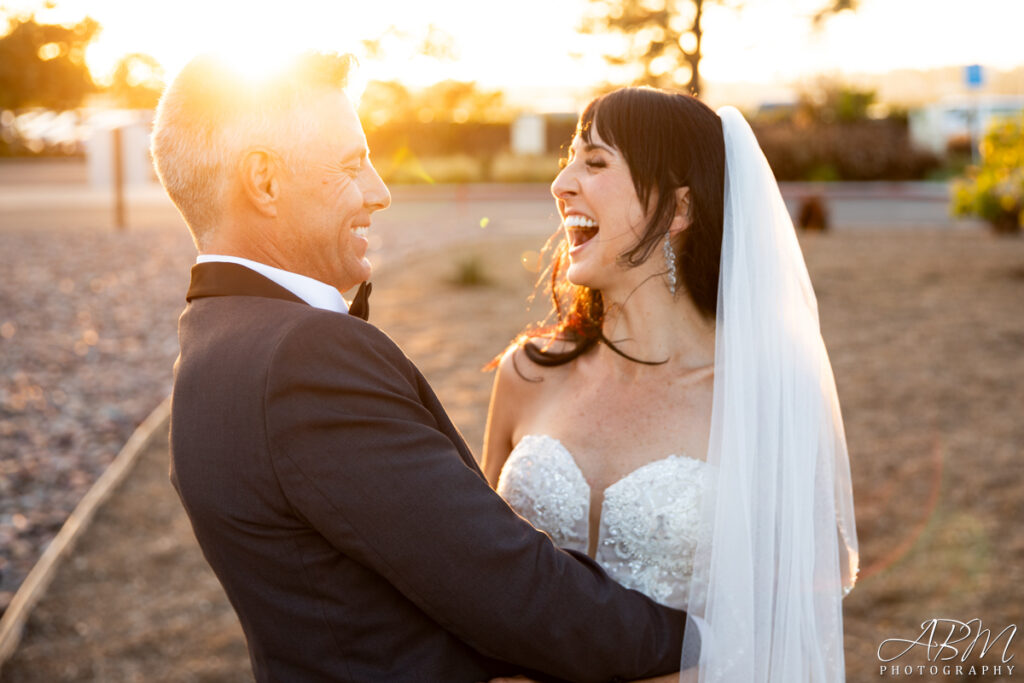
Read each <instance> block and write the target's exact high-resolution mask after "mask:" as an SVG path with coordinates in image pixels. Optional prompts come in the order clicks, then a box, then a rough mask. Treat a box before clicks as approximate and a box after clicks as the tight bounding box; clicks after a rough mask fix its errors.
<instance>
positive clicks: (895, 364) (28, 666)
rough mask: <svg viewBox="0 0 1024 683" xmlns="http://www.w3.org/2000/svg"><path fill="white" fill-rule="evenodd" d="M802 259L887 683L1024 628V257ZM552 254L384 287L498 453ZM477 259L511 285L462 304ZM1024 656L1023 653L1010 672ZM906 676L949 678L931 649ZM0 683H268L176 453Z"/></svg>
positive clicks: (159, 452) (911, 242) (852, 669)
mask: <svg viewBox="0 0 1024 683" xmlns="http://www.w3.org/2000/svg"><path fill="white" fill-rule="evenodd" d="M801 239H802V243H803V246H804V251H805V254H806V258H807V261H808V266H809V269H810V271H811V277H812V279H813V281H814V282H815V286H816V289H817V293H818V300H819V306H820V310H821V320H822V328H823V333H824V336H825V340H826V342H827V343H828V345H829V350H830V354H831V357H832V361H833V366H834V370H835V374H836V380H837V384H838V387H839V395H840V400H841V402H842V406H843V413H844V418H845V422H846V431H847V439H848V442H849V447H850V454H851V461H852V468H853V476H854V485H855V496H856V505H857V522H858V530H859V535H860V543H861V554H862V574H861V581H860V583H859V585H858V587H857V588H856V589H855V590H854V591H853V593H852V594H851V595H850V596H849V597H848V598H847V599H846V601H845V618H846V657H847V670H848V680H850V681H853V682H860V681H874V680H886V679H887V678H886V677H882V676H880V673H879V666H880V663H879V661H878V658H877V654H876V653H877V650H878V647H879V644H880V643H881V642H882V641H883V640H885V639H887V638H896V637H900V638H909V639H913V638H916V637H917V636H918V635H919V634H920V633H921V624H922V622H925V621H926V620H929V619H933V618H945V619H958V620H961V621H967V620H969V619H973V618H979V619H981V620H982V622H983V624H984V626H985V627H987V628H990V629H992V631H993V634H992V635H993V637H994V636H995V635H996V634H997V633H999V631H1000V630H1002V629H1003V628H1004V627H1006V626H1007V625H1009V624H1016V625H1017V626H1018V628H1021V627H1024V528H1022V526H1021V524H1020V520H1021V519H1024V468H1022V456H1024V420H1022V419H1021V415H1022V408H1024V240H1021V239H998V238H995V237H993V236H991V235H989V234H988V233H985V232H980V231H978V232H975V231H946V232H935V231H926V230H907V231H885V232H883V231H866V230H865V231H855V232H854V231H851V232H839V233H833V234H828V235H806V236H803V237H802V238H801ZM539 248H540V245H539V244H538V243H537V242H536V240H517V241H507V242H502V243H500V244H496V243H490V244H480V245H477V246H475V247H467V248H464V249H461V250H448V251H445V252H442V253H434V254H429V255H426V256H422V257H420V258H419V259H418V260H415V261H408V262H407V263H406V264H405V266H404V267H402V268H401V269H399V268H392V269H390V270H389V271H387V272H385V273H382V274H381V275H380V276H379V277H377V278H376V279H375V289H374V298H373V305H372V317H371V319H372V320H373V321H374V322H375V323H376V324H377V325H378V326H379V327H381V328H382V329H383V330H385V331H386V332H388V333H389V334H390V335H391V336H392V337H393V338H394V339H395V340H396V341H397V342H398V343H399V344H401V345H402V346H403V348H404V349H405V350H406V352H407V353H408V355H409V356H410V357H411V358H412V359H413V360H414V361H416V362H417V363H418V364H419V365H420V367H421V368H422V369H423V370H424V372H425V374H426V375H427V377H428V379H429V380H430V381H431V383H432V384H433V385H434V387H435V389H436V390H437V392H438V394H439V396H440V397H441V399H442V401H443V402H444V403H445V405H446V407H447V408H448V410H449V411H450V413H451V415H452V417H453V420H454V421H455V423H456V424H457V425H459V427H460V428H461V429H462V430H463V433H464V435H465V436H466V438H467V441H468V442H469V444H470V445H471V446H472V447H473V448H474V450H475V452H477V453H479V451H480V444H481V441H482V436H483V424H484V417H485V415H486V409H487V397H488V392H489V389H490V383H491V375H490V374H486V373H482V372H481V371H480V368H481V366H483V365H484V364H485V363H486V362H487V361H488V360H489V359H490V358H491V357H492V356H493V355H494V354H496V353H498V352H499V351H500V350H501V348H502V346H503V345H504V344H505V343H506V342H507V341H508V340H509V339H510V338H511V337H512V336H514V334H515V333H516V332H517V331H518V330H519V329H520V328H521V326H522V325H523V323H525V322H526V321H529V320H532V319H535V318H539V317H543V314H544V313H545V311H546V309H545V307H544V302H543V301H542V300H540V301H538V303H537V304H535V305H534V310H533V311H532V312H528V311H526V310H525V297H526V296H527V294H528V293H529V292H530V290H531V285H532V281H533V275H531V274H530V273H528V272H526V271H525V270H524V268H523V267H522V265H521V261H522V260H523V255H524V253H526V252H530V251H531V250H537V249H539ZM467 259H476V260H477V261H478V263H479V264H482V268H483V271H484V272H485V273H486V274H487V275H489V276H490V278H491V279H492V284H490V285H487V286H480V287H457V286H455V285H454V284H451V283H450V282H449V279H450V278H451V277H452V276H453V274H454V273H455V271H456V269H457V265H458V264H459V263H466V261H467ZM525 260H526V261H530V260H532V256H530V255H529V254H527V257H526V258H525ZM1005 642H1006V638H1005V636H1004V638H1003V640H1002V641H1000V643H999V644H998V645H997V646H996V647H994V648H993V649H992V651H991V652H989V653H988V654H987V655H986V656H985V657H984V658H983V659H979V658H978V656H977V655H978V653H977V652H975V653H974V655H973V658H972V659H970V660H969V662H968V664H962V663H961V662H960V661H959V658H957V660H955V661H950V662H942V663H943V664H961V665H962V666H964V667H966V666H969V664H970V663H971V662H973V663H974V664H975V665H976V666H978V667H979V669H978V671H980V666H981V665H983V664H988V665H993V664H999V661H998V660H999V659H1000V654H1002V650H1003V645H1005ZM1018 652H1019V653H1024V649H1022V648H1021V646H1020V643H1019V642H1018V641H1014V642H1012V644H1011V645H1010V646H1009V651H1008V654H1014V653H1018ZM946 654H947V655H948V652H947V653H946ZM933 656H934V653H933ZM1019 660H1020V657H1016V658H1015V659H1014V660H1013V661H1011V662H1010V664H1016V663H1017V662H1018V661H1019ZM900 663H901V664H908V665H914V666H917V665H927V664H931V663H932V662H929V661H927V660H926V659H925V653H924V651H923V650H921V651H920V652H914V653H909V654H907V655H906V656H905V657H904V658H903V659H901V660H900ZM965 670H966V669H965ZM926 671H927V670H926ZM1015 673H1017V672H1015ZM901 678H903V679H906V678H907V677H906V676H902V677H901ZM910 678H911V679H912V680H915V681H930V680H936V681H982V680H983V681H992V680H1006V681H1009V680H1012V679H1011V678H1010V677H1009V676H1004V677H999V676H991V675H974V676H971V675H969V674H964V675H962V676H958V675H956V674H950V675H941V674H940V675H938V676H931V675H929V674H928V673H927V672H926V673H924V674H918V673H916V672H915V673H914V674H913V675H912V676H911V677H910ZM0 680H2V681H4V682H14V681H25V682H33V683H35V682H37V681H38V682H43V681H47V682H49V681H84V680H102V681H235V680H239V681H243V680H251V673H250V671H249V665H248V658H247V656H246V653H245V646H244V642H243V640H242V637H241V632H240V629H239V627H238V624H237V621H236V620H235V618H234V615H233V613H232V611H231V609H230V606H229V605H228V604H227V602H226V599H225V598H224V596H223V594H222V592H221V591H220V589H219V586H218V584H217V583H216V580H215V579H214V578H213V576H212V574H211V573H210V571H209V570H208V569H207V567H206V565H205V563H204V562H203V560H202V557H201V555H200V554H199V551H198V548H197V547H196V545H195V542H194V540H193V539H192V536H191V531H190V529H189V526H188V521H187V519H186V518H185V516H184V513H183V511H182V510H181V508H180V506H179V504H178V502H177V499H176V497H175V494H174V492H173V490H172V489H171V488H170V485H169V483H168V481H167V452H166V435H165V434H164V433H163V432H160V433H157V434H156V435H155V437H154V440H153V441H152V442H151V443H150V444H149V446H148V448H147V449H146V451H145V453H144V455H143V456H142V458H141V460H140V462H139V464H138V466H137V467H136V469H135V470H134V471H133V472H132V474H131V475H130V476H129V478H128V479H127V481H126V482H125V484H124V485H123V486H122V487H121V488H120V489H119V490H118V491H117V492H116V493H115V494H114V496H113V497H112V498H111V499H110V500H109V501H108V503H107V504H106V505H105V507H104V508H103V509H102V510H101V511H100V513H99V514H98V515H97V517H96V519H95V521H94V522H93V524H92V526H91V528H90V529H89V531H88V532H87V533H86V534H85V536H84V538H83V539H82V540H81V542H80V543H79V545H78V547H77V548H76V550H75V552H74V553H73V554H72V557H71V559H70V561H69V562H67V563H66V564H65V565H63V566H62V568H61V570H60V571H59V572H58V575H57V576H56V578H55V580H54V583H53V585H52V587H51V588H50V590H49V592H48V594H47V595H46V597H45V598H44V600H43V601H42V602H41V603H40V605H39V606H38V607H37V609H36V610H35V612H34V613H33V615H32V618H31V620H30V622H29V624H28V627H27V629H26V633H25V638H24V640H23V642H22V645H21V647H20V648H19V649H18V651H17V652H16V653H15V656H14V657H13V659H12V660H11V661H10V662H9V663H8V664H7V665H5V667H4V669H3V671H2V673H0Z"/></svg>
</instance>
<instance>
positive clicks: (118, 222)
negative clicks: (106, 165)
mask: <svg viewBox="0 0 1024 683" xmlns="http://www.w3.org/2000/svg"><path fill="white" fill-rule="evenodd" d="M110 132H111V134H112V135H113V145H112V150H111V151H112V153H113V157H114V158H113V163H114V227H115V228H117V230H118V231H123V230H125V229H126V228H127V227H128V222H127V221H126V220H125V210H124V159H123V158H122V157H123V155H122V147H123V145H122V141H121V128H120V127H118V128H114V129H113V130H112V131H110Z"/></svg>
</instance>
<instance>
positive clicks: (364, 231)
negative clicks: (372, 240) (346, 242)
mask: <svg viewBox="0 0 1024 683" xmlns="http://www.w3.org/2000/svg"><path fill="white" fill-rule="evenodd" d="M352 232H354V233H355V234H357V235H359V236H360V237H362V238H365V237H366V236H367V235H368V234H369V232H370V226H369V225H353V226H352Z"/></svg>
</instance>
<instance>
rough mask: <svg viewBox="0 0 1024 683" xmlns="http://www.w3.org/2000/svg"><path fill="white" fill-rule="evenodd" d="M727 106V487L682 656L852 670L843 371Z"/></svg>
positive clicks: (765, 668)
mask: <svg viewBox="0 0 1024 683" xmlns="http://www.w3.org/2000/svg"><path fill="white" fill-rule="evenodd" d="M718 115H719V117H720V118H721V120H722V130H723V133H724V137H725V215H724V219H725V222H724V233H723V237H722V260H721V275H720V281H719V287H718V317H717V327H716V339H715V384H714V407H713V410H712V418H711V438H710V442H709V445H708V463H709V464H710V465H711V467H710V468H709V470H710V472H711V473H712V475H711V476H712V481H713V485H712V486H711V487H709V488H710V490H709V492H708V494H707V495H706V496H705V499H704V504H703V509H702V519H701V522H702V525H701V528H702V529H703V530H704V533H703V534H702V538H701V541H700V542H699V544H698V547H697V552H696V558H695V564H694V576H693V583H692V585H691V587H690V596H689V613H690V615H691V617H692V620H691V624H690V626H689V627H688V628H687V636H686V638H685V640H684V647H683V665H684V668H686V667H689V666H693V665H694V662H695V661H696V660H695V659H693V656H694V654H695V653H696V652H698V651H699V662H700V671H699V680H700V683H712V682H714V683H719V682H728V683H809V682H814V683H833V682H835V681H843V680H844V673H843V672H844V663H843V616H842V597H843V596H844V594H845V593H846V592H847V591H849V589H850V588H852V587H853V583H854V581H855V580H856V574H857V562H858V549H857V535H856V530H855V528H854V517H853V493H852V487H851V481H850V466H849V461H848V458H847V452H846V437H845V435H844V433H843V422H842V417H841V416H840V412H839V401H838V398H837V396H836V388H835V380H834V378H833V375H832V367H831V365H830V363H829V359H828V354H827V352H826V350H825V344H824V342H823V341H822V338H821V332H820V328H819V325H818V308H817V301H816V299H815V296H814V290H813V289H812V288H811V282H810V278H809V277H808V275H807V267H806V265H805V264H804V259H803V254H802V253H801V251H800V245H799V243H798V242H797V239H796V234H795V232H794V229H793V223H792V220H791V219H790V217H789V213H788V211H787V210H786V206H785V204H784V203H783V200H782V195H781V194H780V193H779V188H778V184H777V183H776V182H775V177H774V176H773V175H772V172H771V169H770V168H769V166H768V162H767V161H766V160H765V157H764V154H763V153H762V152H761V148H760V146H759V145H758V143H757V140H756V138H755V137H754V134H753V131H751V129H750V126H749V125H748V124H747V122H746V121H745V120H744V118H743V116H742V114H740V113H739V111H737V110H736V109H735V108H733V107H723V108H722V109H720V110H719V111H718ZM697 634H699V636H700V637H699V642H698V639H697V638H695V636H696V635H697Z"/></svg>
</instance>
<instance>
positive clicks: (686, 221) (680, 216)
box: [669, 187, 692, 235]
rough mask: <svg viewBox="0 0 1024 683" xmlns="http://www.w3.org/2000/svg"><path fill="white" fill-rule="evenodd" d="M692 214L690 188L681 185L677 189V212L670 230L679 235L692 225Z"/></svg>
mask: <svg viewBox="0 0 1024 683" xmlns="http://www.w3.org/2000/svg"><path fill="white" fill-rule="evenodd" d="M691 219H692V215H691V213H690V188H689V187H680V188H678V189H676V213H675V215H674V216H673V217H672V225H670V226H669V232H670V233H672V234H673V235H678V234H679V233H681V232H682V231H683V230H686V229H687V228H688V227H690V221H691Z"/></svg>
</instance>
